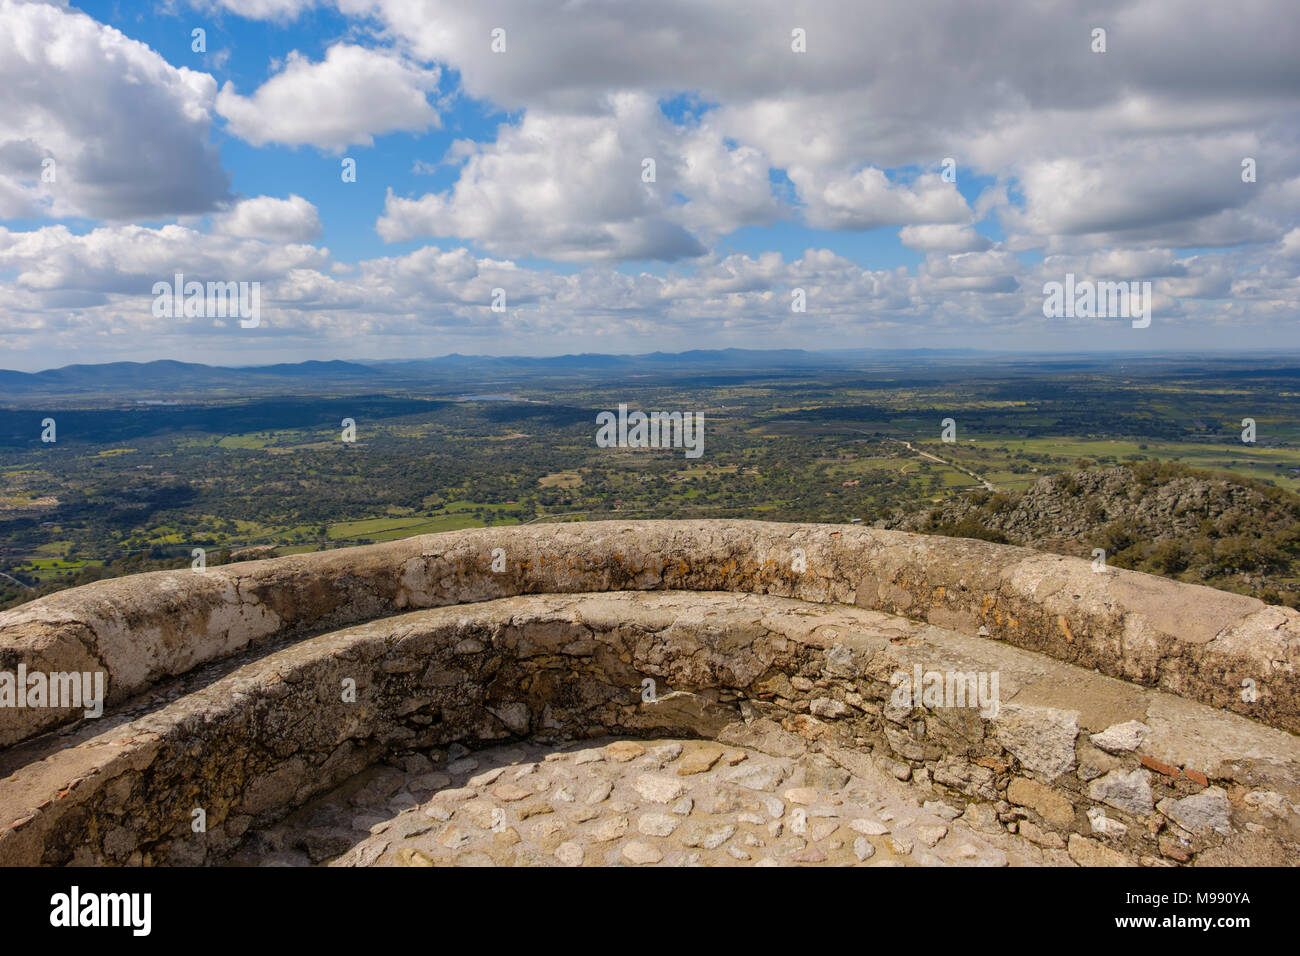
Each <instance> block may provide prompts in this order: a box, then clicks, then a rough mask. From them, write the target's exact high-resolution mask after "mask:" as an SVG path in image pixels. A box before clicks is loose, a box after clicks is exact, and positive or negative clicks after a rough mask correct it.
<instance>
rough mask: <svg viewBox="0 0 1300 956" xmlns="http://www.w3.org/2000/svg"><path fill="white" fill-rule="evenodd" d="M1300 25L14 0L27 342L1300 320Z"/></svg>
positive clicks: (1263, 18) (992, 335)
mask: <svg viewBox="0 0 1300 956" xmlns="http://www.w3.org/2000/svg"><path fill="white" fill-rule="evenodd" d="M1298 51H1300V12H1298V11H1297V9H1296V7H1295V4H1294V0H1234V2H1233V3H1231V4H1223V3H1212V2H1189V0H1079V2H1066V0H1037V2H1027V0H1014V2H1013V0H985V2H980V3H972V2H970V0H931V2H926V3H918V2H915V0H906V2H892V0H891V2H888V3H885V2H867V0H808V2H799V0H793V2H792V0H708V2H704V0H656V2H654V3H631V2H627V0H165V2H162V3H144V2H127V0H113V2H98V0H94V2H92V0H84V2H76V3H73V2H69V3H58V2H29V0H0V367H3V368H12V369H22V370H28V371H31V370H37V369H41V368H49V367H57V366H61V365H66V364H71V363H77V362H105V361H121V360H131V361H148V360H151V359H158V358H170V359H181V360H185V361H201V362H208V363H211V364H237V365H258V364H267V363H272V362H285V361H301V360H305V359H334V358H342V359H382V358H416V357H427V356H435V355H443V354H447V353H450V352H461V353H465V354H490V355H553V354H561V353H567V352H610V353H632V352H647V351H655V350H666V351H677V350H684V349H694V348H723V347H744V348H790V347H798V348H826V349H840V348H890V349H896V348H983V349H1008V350H1030V351H1053V350H1055V351H1068V352H1078V351H1084V350H1094V349H1095V350H1133V351H1171V352H1175V351H1177V352H1182V351H1189V350H1198V349H1212V350H1238V349H1249V350H1287V349H1300V55H1298ZM352 170H354V171H355V176H352V175H350V171H352ZM178 273H179V274H181V275H183V276H184V279H185V281H186V282H189V281H198V282H248V283H256V284H257V289H258V290H259V295H260V299H259V306H260V314H259V317H258V321H257V324H256V325H254V326H251V327H249V326H247V325H246V324H245V323H241V322H240V321H238V320H237V319H232V318H231V317H229V316H221V315H217V314H213V310H212V308H211V307H210V305H211V303H208V306H209V307H207V308H205V309H203V310H200V311H201V314H198V315H184V314H182V315H179V316H178V315H170V314H165V311H166V310H162V312H161V313H160V309H159V307H158V303H159V299H160V296H159V295H157V294H155V289H156V288H157V283H159V282H170V281H171V280H172V278H173V276H175V275H176V274H178ZM1067 274H1069V275H1072V276H1073V277H1074V279H1073V281H1074V282H1076V283H1080V282H1083V283H1092V282H1125V283H1133V286H1132V288H1133V290H1134V291H1136V292H1139V293H1140V292H1141V291H1142V290H1144V289H1145V288H1147V287H1146V286H1145V285H1144V283H1150V286H1149V288H1150V316H1151V321H1150V324H1149V325H1146V326H1145V327H1135V324H1134V323H1133V322H1131V321H1130V320H1129V318H1127V317H1121V316H1097V317H1092V316H1086V315H1075V316H1055V315H1053V316H1048V315H1045V314H1044V302H1045V300H1046V299H1047V296H1046V294H1045V287H1046V286H1047V284H1048V283H1052V282H1064V281H1065V277H1066V276H1067ZM250 288H251V286H250ZM1132 301H1133V302H1134V304H1135V305H1137V304H1138V303H1139V302H1140V300H1137V299H1135V300H1132ZM800 305H802V309H800V308H799V306H800Z"/></svg>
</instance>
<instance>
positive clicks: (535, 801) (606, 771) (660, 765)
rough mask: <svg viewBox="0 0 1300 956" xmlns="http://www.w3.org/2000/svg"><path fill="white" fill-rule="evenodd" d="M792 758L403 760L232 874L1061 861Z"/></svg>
mask: <svg viewBox="0 0 1300 956" xmlns="http://www.w3.org/2000/svg"><path fill="white" fill-rule="evenodd" d="M811 777H813V775H812V774H810V773H809V772H808V768H807V765H806V764H805V763H804V762H801V761H799V760H795V759H791V758H783V757H776V756H772V755H770V754H765V753H762V752H760V751H757V750H753V749H750V748H745V747H734V746H727V745H724V744H718V743H714V742H712V741H704V740H686V739H657V740H635V741H634V740H628V739H615V738H603V739H600V740H595V741H590V742H583V743H580V744H577V745H571V746H567V747H564V748H563V749H556V748H555V747H553V746H545V745H538V744H533V743H522V744H515V745H508V746H498V747H490V748H487V749H483V750H479V751H475V752H467V751H464V750H463V748H452V749H451V751H450V752H449V753H446V752H443V751H433V752H431V753H430V754H429V755H427V756H426V755H423V754H417V755H413V756H409V757H407V758H406V759H405V760H404V761H403V762H402V765H401V766H395V765H392V764H388V765H384V766H382V767H378V768H371V769H370V770H368V771H367V772H365V773H363V774H359V775H358V776H357V777H355V778H353V779H352V780H349V781H348V782H346V783H345V784H343V785H342V786H340V787H339V788H337V789H336V790H334V791H332V792H331V793H329V794H327V795H325V796H324V797H322V798H320V799H318V800H316V801H314V802H313V803H312V804H311V805H309V806H307V807H304V808H302V809H301V810H299V811H297V812H296V813H294V814H293V815H291V816H290V817H288V818H286V819H285V820H283V821H281V822H280V823H279V824H277V825H275V826H273V827H269V828H267V829H263V830H255V831H250V833H249V834H247V835H246V836H245V838H244V841H243V844H242V846H241V847H240V849H239V850H238V851H237V852H236V854H235V855H234V857H233V858H232V861H231V862H232V864H233V865H243V866H311V865H320V866H345V867H346V866H995V867H1000V866H1008V865H1011V866H1040V865H1062V864H1064V865H1069V864H1070V860H1069V858H1068V856H1066V854H1065V853H1064V852H1062V851H1059V850H1045V849H1042V848H1040V847H1038V846H1035V845H1034V844H1032V843H1030V842H1029V841H1028V840H1025V839H1023V838H1017V837H1014V836H1012V835H1010V834H1007V833H1005V832H1002V831H1000V830H996V829H995V830H993V831H992V832H990V831H980V830H977V829H976V828H975V827H974V826H973V825H972V822H971V821H970V820H966V819H964V818H961V817H960V816H959V814H960V810H959V809H958V808H957V807H954V806H951V805H949V804H945V803H943V802H941V801H928V802H926V803H925V805H924V806H922V804H921V803H920V801H919V800H918V798H917V796H916V791H915V790H914V789H912V788H910V787H908V786H907V785H905V784H902V783H900V782H899V781H898V780H896V779H894V778H892V777H890V776H888V775H886V774H882V773H879V772H874V771H872V770H871V769H868V770H867V771H866V773H865V775H862V774H850V773H847V772H843V773H841V774H840V775H839V776H838V778H836V779H834V780H831V781H829V782H830V783H833V784H834V787H833V788H828V787H827V786H826V783H827V782H828V781H827V780H826V778H825V775H820V776H818V777H817V778H816V780H815V782H817V783H821V784H822V785H821V786H813V785H810V778H811Z"/></svg>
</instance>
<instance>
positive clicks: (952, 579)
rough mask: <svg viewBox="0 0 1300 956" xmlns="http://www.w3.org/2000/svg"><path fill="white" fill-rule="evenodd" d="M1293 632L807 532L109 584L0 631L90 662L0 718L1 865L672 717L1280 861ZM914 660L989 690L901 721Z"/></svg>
mask: <svg viewBox="0 0 1300 956" xmlns="http://www.w3.org/2000/svg"><path fill="white" fill-rule="evenodd" d="M651 591H654V592H661V593H628V592H651ZM610 592H615V593H610ZM618 592H623V593H618ZM448 605H455V606H448ZM1296 633H1300V632H1298V631H1297V630H1296V615H1295V614H1294V612H1291V611H1289V610H1288V609H1284V608H1274V607H1267V606H1265V605H1263V604H1261V603H1260V602H1258V601H1253V600H1251V599H1248V598H1243V597H1239V596H1236V595H1231V594H1225V593H1223V592H1219V591H1214V590H1211V589H1208V588H1200V587H1194V586H1190V585H1183V584H1177V583H1175V582H1169V581H1165V580H1163V579H1158V578H1152V577H1150V576H1147V575H1141V574H1135V573H1130V572H1123V571H1110V572H1106V573H1101V574H1097V573H1094V572H1093V571H1092V570H1091V565H1090V564H1089V563H1088V562H1085V561H1080V560H1076V559H1070V558H1062V557H1056V556H1050V555H1044V554H1040V553H1037V552H1033V551H1029V550H1025V549H1019V548H1008V547H1003V546H997V545H991V544H987V543H984V542H976V541H967V540H953V539H943V538H933V537H923V536H916V535H909V534H904V533H897V532H883V531H874V530H870V529H861V528H845V527H843V526H824V525H784V524H765V523H757V522H602V523H592V524H579V525H562V526H548V527H534V528H511V529H486V530H479V531H467V532H454V533H449V534H444V535H431V536H424V537H418V538H411V539H407V540H404V541H398V542H393V543H391V544H383V545H374V546H369V547H364V548H353V549H348V550H343V551H334V552H326V553H320V554H313V555H303V556H297V557H290V558H277V559H271V560H266V561H257V562H249V563H246V564H239V565H231V566H227V567H220V568H213V569H210V570H208V571H206V572H197V571H186V572H166V573H155V574H147V575H138V576H135V577H130V578H123V579H117V580H112V581H105V582H100V583H98V584H95V585H91V586H88V587H84V588H78V589H74V590H71V591H66V592H62V593H60V594H57V595H53V596H51V597H49V598H46V599H43V600H41V601H38V602H33V603H32V604H30V605H27V606H24V607H22V608H19V609H17V610H15V611H11V612H7V613H6V614H3V615H0V670H7V671H14V670H16V668H17V667H18V666H19V665H22V666H23V667H25V668H26V669H27V670H28V671H29V672H36V671H41V670H46V671H81V670H102V671H104V672H106V673H107V674H108V678H109V681H108V688H109V700H110V708H109V710H108V711H107V712H106V714H105V715H104V716H103V717H101V718H99V719H85V720H80V713H79V712H72V711H70V710H64V711H62V712H52V711H51V710H50V709H48V708H47V709H43V710H42V709H17V708H11V709H3V710H0V715H2V716H3V723H0V728H2V729H3V733H4V738H3V740H4V743H5V744H7V745H9V746H8V748H7V749H6V750H3V751H0V774H3V779H0V863H6V864H15V863H46V864H60V863H85V864H92V863H94V864H97V863H145V864H168V863H197V862H212V861H216V860H220V859H221V858H223V856H224V855H226V854H228V853H229V852H230V850H231V849H232V847H233V846H234V844H235V843H236V842H237V841H238V839H239V838H240V836H241V835H242V834H243V833H244V832H245V831H246V830H247V829H248V828H249V827H250V826H260V825H264V824H266V823H267V822H269V821H273V820H275V819H277V818H278V817H280V816H282V815H283V814H284V813H286V812H287V811H288V810H290V809H292V808H293V807H296V806H299V805H301V804H302V803H304V802H305V801H307V800H310V799H311V798H312V797H314V796H315V795H318V794H320V793H323V792H325V791H327V790H329V789H330V788H331V787H333V786H335V785H337V784H338V783H339V782H341V781H343V780H344V779H346V778H348V777H350V776H351V775H353V774H355V773H357V772H358V771H360V770H362V769H364V768H365V767H367V766H369V765H370V764H372V763H374V762H376V761H377V760H380V759H382V758H384V757H385V756H387V755H391V754H393V753H401V752H412V751H417V752H418V751H419V750H421V749H422V748H429V747H435V746H442V745H446V744H448V743H450V742H453V741H455V742H483V741H491V740H497V739H501V738H507V737H532V738H534V739H543V740H544V739H556V740H559V739H571V738H575V737H590V736H600V735H607V734H624V735H628V734H630V735H646V734H657V733H675V734H681V735H686V736H700V737H711V738H716V739H719V740H722V741H724V742H731V743H735V744H737V745H743V746H748V747H753V748H755V749H758V750H764V751H768V752H774V753H786V754H789V753H802V752H807V751H813V752H816V753H818V754H820V755H821V757H822V758H823V759H825V758H829V759H831V760H833V761H835V762H837V763H838V764H839V765H840V766H842V767H846V768H850V769H851V768H852V767H853V766H854V765H855V762H860V761H863V760H872V761H876V762H877V763H879V764H880V765H883V766H885V767H887V768H888V769H889V770H890V771H891V772H893V773H894V774H895V775H896V776H897V777H898V778H899V779H910V780H911V781H912V782H913V783H914V784H915V785H916V786H917V787H918V788H920V789H922V790H924V791H926V792H929V791H933V792H935V793H942V794H943V795H944V798H945V799H948V800H950V801H953V802H955V803H956V804H959V805H961V806H962V807H964V809H965V812H966V813H967V814H968V815H971V817H972V819H978V820H982V821H985V822H987V823H989V825H991V826H993V827H995V828H996V827H1002V828H1008V829H1010V831H1011V832H1015V833H1019V834H1021V835H1024V836H1025V838H1026V839H1029V840H1031V841H1032V842H1034V843H1036V844H1038V845H1039V846H1042V847H1046V848H1049V849H1052V848H1054V849H1056V850H1060V851H1061V852H1062V853H1068V859H1070V860H1074V861H1076V862H1080V863H1104V864H1120V863H1137V862H1143V863H1147V864H1149V865H1157V864H1170V863H1173V864H1178V863H1189V862H1196V863H1278V864H1290V865H1294V864H1295V863H1296V862H1300V852H1298V851H1297V846H1298V844H1300V817H1298V815H1297V810H1296V806H1297V804H1300V748H1297V741H1296V739H1295V737H1293V736H1292V734H1291V733H1289V732H1287V731H1294V730H1295V729H1296V726H1297V721H1296V694H1295V684H1294V663H1295V658H1296V641H1295V636H1294V635H1295V634H1296ZM914 668H923V669H924V670H926V671H939V672H945V671H946V672H953V671H956V672H963V673H976V672H978V673H985V674H988V673H996V674H998V675H999V677H1000V680H1001V687H1000V703H999V705H998V707H997V708H995V712H992V713H988V712H984V711H981V709H979V708H977V707H974V706H952V705H951V703H944V704H942V705H938V706H936V705H934V703H933V702H930V701H927V700H915V701H911V702H909V703H908V704H907V705H903V704H900V703H899V701H898V699H897V697H896V696H895V695H894V690H895V688H894V685H895V684H896V683H897V679H896V675H897V674H899V673H907V672H909V671H910V670H912V669H914ZM647 678H649V679H651V680H653V681H655V682H656V686H657V688H658V689H657V697H656V698H655V699H654V700H653V701H647V700H645V699H644V698H643V695H642V692H643V687H644V684H643V682H644V681H645V680H646V679H647ZM1117 678H1118V679H1117ZM1243 681H1250V682H1252V684H1253V686H1254V688H1255V689H1256V692H1257V693H1256V696H1255V699H1254V700H1253V701H1247V700H1246V699H1245V698H1246V697H1249V696H1251V695H1249V694H1246V695H1243V693H1242V682H1243ZM349 682H351V687H352V689H351V690H349ZM1225 710H1236V711H1238V712H1239V713H1240V714H1244V715H1245V717H1250V718H1253V719H1245V717H1242V716H1234V715H1232V714H1228V713H1224V712H1223V711H1225ZM78 720H80V722H79V723H76V725H75V726H65V727H64V729H63V730H61V731H60V732H59V733H56V734H49V733H44V732H46V731H49V730H51V729H53V728H55V727H57V726H59V725H68V724H71V723H72V722H73V721H78ZM1269 724H1271V725H1273V726H1272V727H1270V726H1267V725H1269ZM1274 728H1282V729H1274ZM195 810H202V812H203V816H204V819H205V821H206V826H205V828H204V830H203V832H201V833H199V832H196V831H195V829H194V828H193V826H192V821H193V814H194V812H195Z"/></svg>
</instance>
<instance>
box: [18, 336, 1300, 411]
mask: <svg viewBox="0 0 1300 956" xmlns="http://www.w3.org/2000/svg"><path fill="white" fill-rule="evenodd" d="M1130 361H1131V362H1133V363H1135V370H1136V368H1137V367H1138V365H1140V366H1141V367H1142V368H1143V369H1144V370H1145V371H1146V372H1150V371H1152V370H1153V369H1155V368H1156V367H1158V366H1162V367H1163V368H1164V369H1165V370H1166V371H1172V370H1176V369H1177V368H1179V367H1180V366H1182V367H1186V368H1189V369H1198V370H1199V369H1204V368H1205V367H1206V366H1207V365H1215V366H1218V367H1219V368H1220V369H1222V370H1223V372H1224V374H1230V375H1234V376H1239V377H1245V378H1255V377H1270V378H1288V377H1292V376H1294V375H1295V374H1297V357H1295V356H1291V357H1289V358H1283V357H1282V356H1281V355H1270V356H1268V358H1267V359H1265V360H1261V359H1260V357H1259V356H1253V357H1250V356H1248V355H1247V354H1246V353H1243V354H1242V355H1237V356H1227V355H1223V354H1222V353H1219V354H1216V355H1197V354H1195V353H1189V354H1186V355H1181V356H1179V355H1170V354H1165V355H1154V354H1146V355H1141V354H1139V353H1127V354H1125V355H1119V354H1117V353H1107V354H1077V355H1064V354H1050V355H1049V354H1043V355H1034V354H1027V353H1023V352H1020V353H1012V352H981V351H978V350H975V349H838V350H805V349H735V348H730V349H694V350H691V351H687V352H649V353H646V354H641V355H607V354H601V353H582V354H579V355H555V356H547V357H542V358H533V357H527V356H492V355H460V354H457V353H453V354H451V355H443V356H441V357H438V358H423V359H386V360H373V361H372V360H362V361H352V362H345V361H339V360H335V361H328V362H323V361H307V362H297V363H284V364H279V365H254V366H241V367H233V368H225V367H221V366H214V365H203V364H200V363H196V362H176V361H169V360H162V361H155V362H107V363H104V364H102V365H67V366H64V367H63V368H55V369H47V370H46V371H43V372H17V371H5V370H0V401H5V402H8V403H11V404H12V403H13V402H15V401H23V400H25V399H28V398H50V397H54V396H61V397H66V398H73V397H75V398H77V399H78V400H84V399H85V398H87V397H88V396H96V397H99V396H104V397H106V398H108V399H111V400H112V401H115V402H131V401H149V402H153V403H158V402H160V401H170V400H174V399H179V398H181V397H185V398H187V399H188V400H191V401H192V400H196V399H197V400H217V401H225V400H229V399H237V398H242V397H248V396H249V395H251V394H259V395H267V394H273V393H285V394H289V393H298V394H302V393H305V392H316V393H319V392H322V391H329V390H342V391H348V392H358V391H359V392H375V391H386V390H388V389H390V388H394V387H396V388H402V389H419V390H426V391H427V390H433V391H434V392H435V393H439V394H442V395H448V394H451V395H454V394H455V392H456V390H457V389H459V388H475V387H479V386H483V385H485V384H492V385H503V384H507V383H514V384H517V383H523V382H526V381H529V380H540V381H542V382H544V381H545V380H546V379H547V378H548V377H549V376H572V375H575V374H581V375H584V376H589V377H592V378H593V379H595V380H597V381H600V380H604V381H607V382H616V381H622V380H623V379H625V378H626V377H628V376H629V375H637V374H643V375H654V376H656V377H658V378H661V379H663V380H664V381H666V382H667V381H671V380H677V381H681V380H684V379H690V380H691V381H692V382H693V383H694V384H697V385H698V384H708V383H709V382H710V381H712V382H715V383H717V384H726V383H733V382H736V381H739V380H741V378H747V377H752V376H754V375H758V376H773V377H779V376H782V375H785V376H791V375H793V376H799V377H806V376H807V375H808V374H809V372H813V371H824V372H832V371H833V372H848V371H855V372H872V373H877V372H881V371H882V370H883V371H885V372H887V373H888V374H889V375H890V377H895V378H896V377H897V375H898V374H900V373H901V374H903V375H906V376H908V377H916V378H917V379H929V380H947V379H951V378H952V376H953V372H952V369H953V367H954V366H962V367H963V369H964V370H965V371H964V372H963V373H962V376H963V377H964V376H966V375H970V374H978V373H984V374H993V375H997V376H999V377H1000V376H1002V375H1005V374H1007V373H1009V372H1015V373H1018V374H1029V375H1038V376H1042V375H1047V376H1050V375H1053V374H1058V373H1059V372H1061V371H1064V370H1078V369H1082V368H1087V367H1090V366H1098V367H1101V368H1105V369H1107V370H1113V369H1114V368H1115V366H1116V362H1130ZM1287 363H1289V364H1287ZM1270 366H1272V367H1270ZM1279 366H1281V367H1279ZM1119 367H1120V368H1123V367H1124V366H1123V365H1122V364H1121V365H1120V366H1119Z"/></svg>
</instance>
